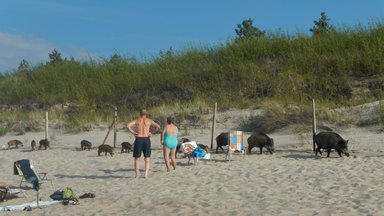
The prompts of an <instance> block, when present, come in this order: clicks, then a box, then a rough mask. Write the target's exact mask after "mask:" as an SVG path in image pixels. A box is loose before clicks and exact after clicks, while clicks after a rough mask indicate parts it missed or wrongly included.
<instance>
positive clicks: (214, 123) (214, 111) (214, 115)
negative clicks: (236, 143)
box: [211, 103, 217, 150]
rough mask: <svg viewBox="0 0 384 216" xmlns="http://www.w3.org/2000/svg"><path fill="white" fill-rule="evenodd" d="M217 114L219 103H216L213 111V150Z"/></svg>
mask: <svg viewBox="0 0 384 216" xmlns="http://www.w3.org/2000/svg"><path fill="white" fill-rule="evenodd" d="M216 112H217V103H215V107H214V109H213V120H212V134H211V150H212V149H213V140H214V137H215V128H216Z"/></svg>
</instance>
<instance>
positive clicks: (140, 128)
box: [127, 109, 160, 178]
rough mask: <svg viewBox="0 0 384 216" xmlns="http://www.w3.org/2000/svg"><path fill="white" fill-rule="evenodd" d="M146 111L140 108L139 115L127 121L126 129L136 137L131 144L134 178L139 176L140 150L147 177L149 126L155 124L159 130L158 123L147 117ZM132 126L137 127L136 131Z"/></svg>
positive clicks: (149, 154) (146, 176)
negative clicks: (133, 159)
mask: <svg viewBox="0 0 384 216" xmlns="http://www.w3.org/2000/svg"><path fill="white" fill-rule="evenodd" d="M147 115H148V112H147V110H145V109H142V110H140V117H139V118H137V119H135V120H133V121H131V122H129V123H128V125H127V128H128V130H129V131H130V132H131V133H132V134H133V135H134V136H135V137H136V139H135V142H134V145H133V157H134V158H135V162H134V165H135V178H138V177H139V174H140V171H139V163H140V157H141V152H143V154H144V162H145V175H144V177H145V178H148V172H149V166H150V157H151V140H150V139H149V138H150V137H151V135H152V134H151V132H150V131H149V128H150V127H151V125H153V126H155V127H156V128H157V129H158V130H160V125H158V124H156V122H154V121H153V120H152V119H150V118H148V117H147ZM132 126H136V127H137V131H135V130H133V129H132Z"/></svg>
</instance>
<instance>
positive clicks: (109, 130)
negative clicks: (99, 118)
mask: <svg viewBox="0 0 384 216" xmlns="http://www.w3.org/2000/svg"><path fill="white" fill-rule="evenodd" d="M114 124H115V121H112V124H111V126H109V129H108V132H107V135H105V138H104V140H103V143H102V144H101V145H104V144H105V141H107V138H108V135H109V133H110V132H111V129H112V127H113V125H114Z"/></svg>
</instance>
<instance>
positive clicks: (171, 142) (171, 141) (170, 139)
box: [164, 131, 177, 149]
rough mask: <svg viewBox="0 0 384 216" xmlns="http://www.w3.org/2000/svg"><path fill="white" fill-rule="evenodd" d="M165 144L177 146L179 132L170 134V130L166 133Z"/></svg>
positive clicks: (169, 146) (172, 146)
mask: <svg viewBox="0 0 384 216" xmlns="http://www.w3.org/2000/svg"><path fill="white" fill-rule="evenodd" d="M164 146H165V147H167V148H169V149H174V148H176V147H177V134H176V135H175V136H172V135H170V134H168V131H165V133H164Z"/></svg>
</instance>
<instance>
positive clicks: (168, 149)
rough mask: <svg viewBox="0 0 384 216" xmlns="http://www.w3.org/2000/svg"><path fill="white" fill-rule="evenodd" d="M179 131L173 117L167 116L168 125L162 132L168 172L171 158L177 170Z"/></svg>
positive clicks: (174, 168)
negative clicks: (176, 154) (176, 157)
mask: <svg viewBox="0 0 384 216" xmlns="http://www.w3.org/2000/svg"><path fill="white" fill-rule="evenodd" d="M177 132H178V128H177V127H176V125H175V124H174V121H173V118H172V117H168V118H167V125H165V127H164V130H163V133H162V134H161V144H162V145H163V154H164V161H165V166H166V167H167V172H169V171H170V169H169V158H171V161H172V167H173V170H176V159H175V153H176V147H177V142H178V141H177Z"/></svg>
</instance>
